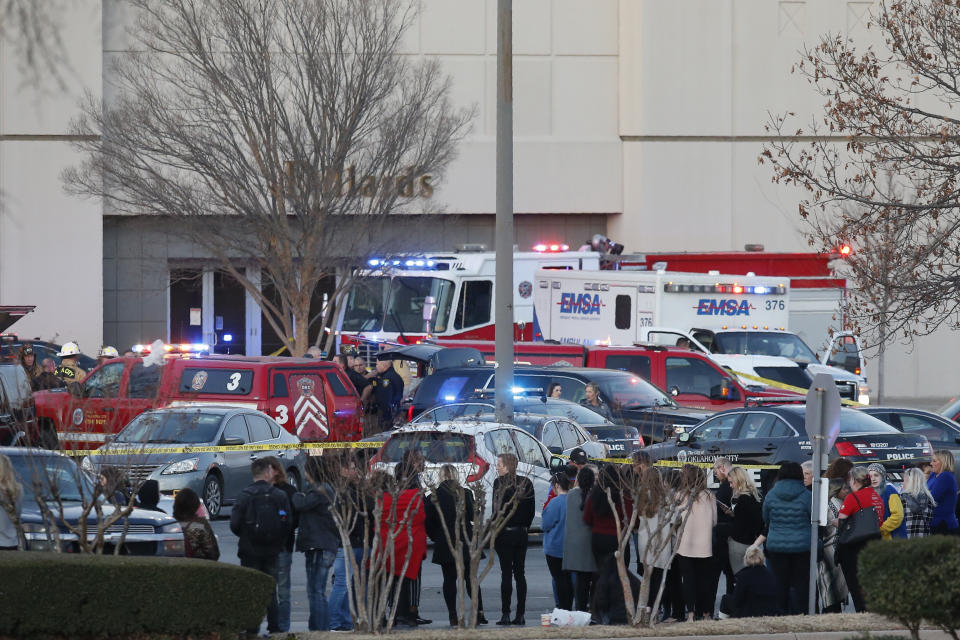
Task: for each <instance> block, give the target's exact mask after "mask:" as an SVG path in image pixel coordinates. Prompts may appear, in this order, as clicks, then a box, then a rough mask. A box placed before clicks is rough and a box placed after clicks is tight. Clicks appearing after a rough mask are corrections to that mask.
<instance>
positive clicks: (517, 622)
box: [510, 611, 527, 627]
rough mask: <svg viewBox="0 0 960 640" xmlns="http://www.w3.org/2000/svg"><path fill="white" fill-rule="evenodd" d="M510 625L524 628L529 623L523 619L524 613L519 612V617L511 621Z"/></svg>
mask: <svg viewBox="0 0 960 640" xmlns="http://www.w3.org/2000/svg"><path fill="white" fill-rule="evenodd" d="M510 624H515V625H519V626H521V627H522V626H524V625H526V624H527V621H526V620H524V619H523V612H520V611H518V612H517V617H516V618H514V619H513V620H511V621H510Z"/></svg>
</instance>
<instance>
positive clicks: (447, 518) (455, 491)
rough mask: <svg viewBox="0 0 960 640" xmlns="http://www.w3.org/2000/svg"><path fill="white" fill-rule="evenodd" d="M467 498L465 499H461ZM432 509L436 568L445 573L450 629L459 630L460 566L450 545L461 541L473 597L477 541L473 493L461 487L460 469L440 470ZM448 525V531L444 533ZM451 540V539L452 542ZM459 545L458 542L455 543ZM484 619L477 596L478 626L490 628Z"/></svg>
mask: <svg viewBox="0 0 960 640" xmlns="http://www.w3.org/2000/svg"><path fill="white" fill-rule="evenodd" d="M461 495H462V496H463V497H462V498H461V497H460V496H461ZM430 502H431V507H429V508H427V522H426V527H427V535H428V536H429V537H430V539H431V540H433V543H434V545H433V564H438V565H440V570H441V571H442V572H443V599H444V601H445V602H446V604H447V614H448V615H449V617H450V626H451V627H455V626H457V564H456V556H455V555H454V554H455V552H456V547H455V546H453V547H451V545H450V541H451V540H452V541H455V540H456V539H457V534H458V531H459V537H460V540H461V554H462V556H463V579H464V581H465V582H466V585H467V590H468V593H470V597H473V590H472V585H471V583H470V547H469V544H470V542H469V541H470V539H471V538H472V537H473V521H474V518H476V511H475V509H474V499H473V491H471V490H470V489H468V488H464V487H461V486H460V481H459V476H458V474H457V469H456V467H454V466H453V465H449V464H445V465H443V467H441V469H440V485H439V486H437V489H436V491H435V492H434V493H433V495H432V496H430ZM458 503H459V504H462V505H463V516H462V519H461V521H460V527H459V529H458V527H457V507H458ZM444 524H446V530H444ZM448 536H449V538H448ZM453 544H454V545H456V542H454V543H453ZM486 623H487V619H486V618H485V617H484V615H483V596H482V593H480V592H479V590H478V593H477V624H486Z"/></svg>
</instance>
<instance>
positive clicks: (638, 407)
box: [411, 365, 710, 442]
mask: <svg viewBox="0 0 960 640" xmlns="http://www.w3.org/2000/svg"><path fill="white" fill-rule="evenodd" d="M589 382H595V383H596V384H597V385H598V386H599V387H600V397H601V399H603V401H604V402H606V403H607V404H608V405H609V406H610V409H611V411H612V413H613V422H614V423H616V424H622V425H626V426H632V427H636V429H637V430H638V431H639V432H640V435H642V436H643V439H644V441H645V442H660V441H661V440H663V439H664V438H665V437H669V436H671V435H672V434H673V433H674V431H675V427H676V426H677V425H694V424H696V423H698V422H700V421H701V420H703V419H704V418H706V417H707V416H708V415H710V414H709V412H705V411H698V410H695V409H687V408H683V407H680V406H679V405H677V403H676V402H674V401H673V399H672V398H671V397H670V396H669V395H667V394H666V393H664V392H663V391H661V390H660V389H658V388H657V387H655V386H654V385H652V384H651V383H649V382H647V381H646V380H644V379H643V378H642V377H640V376H637V375H635V374H633V373H630V372H627V371H614V370H611V369H590V368H582V367H563V366H557V367H526V366H517V367H514V370H513V385H514V393H515V395H544V394H545V393H546V391H547V389H549V388H550V386H551V385H552V384H559V385H560V388H561V397H562V398H563V399H564V400H570V401H573V402H576V403H579V402H580V401H581V400H583V399H584V398H585V397H586V385H587V383H589ZM492 389H493V367H492V366H490V365H482V366H470V367H449V368H446V369H440V370H439V371H436V372H434V373H433V374H431V375H429V376H427V377H426V378H424V380H423V382H422V383H420V386H419V387H418V388H417V391H416V393H415V394H414V396H413V400H412V410H411V414H412V415H417V414H419V413H421V412H422V411H425V410H426V409H428V408H429V407H432V406H434V405H437V404H444V403H450V402H460V401H465V400H471V399H474V398H478V397H480V398H482V397H484V396H488V395H489V393H490V392H491V390H492Z"/></svg>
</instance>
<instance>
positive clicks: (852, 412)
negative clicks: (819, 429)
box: [840, 409, 900, 433]
mask: <svg viewBox="0 0 960 640" xmlns="http://www.w3.org/2000/svg"><path fill="white" fill-rule="evenodd" d="M840 433H900V431H898V430H897V429H896V428H895V427H891V426H890V425H888V424H887V423H886V422H884V421H882V420H880V419H879V418H875V417H873V416H871V415H869V414H866V413H863V412H862V411H857V410H856V409H842V410H841V411H840Z"/></svg>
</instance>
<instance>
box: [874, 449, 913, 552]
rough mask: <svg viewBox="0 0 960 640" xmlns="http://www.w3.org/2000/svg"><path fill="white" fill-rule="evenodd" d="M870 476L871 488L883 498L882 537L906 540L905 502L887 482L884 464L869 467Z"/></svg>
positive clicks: (875, 463)
mask: <svg viewBox="0 0 960 640" xmlns="http://www.w3.org/2000/svg"><path fill="white" fill-rule="evenodd" d="M867 474H868V475H869V476H870V486H872V487H873V490H874V491H876V492H877V494H879V495H880V497H881V498H883V524H882V525H880V535H882V536H883V539H884V540H890V539H891V538H906V537H907V523H906V522H904V513H903V501H901V500H900V494H899V493H898V492H897V490H896V489H895V488H894V486H893V485H892V484H890V483H889V482H887V470H886V469H884V468H883V465H882V464H879V463H877V462H874V463H873V464H871V465H869V466H868V467H867Z"/></svg>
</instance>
